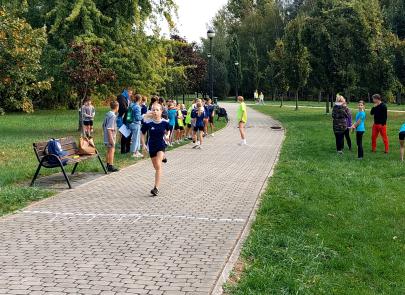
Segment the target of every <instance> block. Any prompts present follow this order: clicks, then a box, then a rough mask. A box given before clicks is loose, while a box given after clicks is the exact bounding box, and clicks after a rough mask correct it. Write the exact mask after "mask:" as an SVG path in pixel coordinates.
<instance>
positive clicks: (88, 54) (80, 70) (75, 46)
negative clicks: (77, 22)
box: [65, 42, 115, 130]
mask: <svg viewBox="0 0 405 295" xmlns="http://www.w3.org/2000/svg"><path fill="white" fill-rule="evenodd" d="M100 55H101V49H100V48H99V47H97V46H92V45H89V44H85V43H83V42H82V43H76V42H73V43H72V44H71V51H70V52H69V54H68V59H67V63H66V65H65V72H66V74H67V76H68V78H69V79H68V81H69V83H70V84H71V86H72V88H73V89H74V90H75V92H76V95H77V96H76V106H77V107H78V108H79V109H80V108H81V106H82V105H83V103H84V102H85V101H86V99H87V98H88V97H90V95H91V94H92V93H93V92H94V91H95V90H96V87H97V86H100V85H103V84H105V83H107V82H109V81H113V80H115V73H114V72H113V71H111V70H110V69H106V68H104V67H103V66H102V64H101V61H100ZM81 124H82V120H81V114H80V113H79V130H81V127H82V125H81Z"/></svg>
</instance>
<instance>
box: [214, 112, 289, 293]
mask: <svg viewBox="0 0 405 295" xmlns="http://www.w3.org/2000/svg"><path fill="white" fill-rule="evenodd" d="M269 117H270V116H269ZM273 120H274V119H273ZM277 122H278V121H277ZM280 126H282V125H281V124H280ZM286 132H287V130H286V129H285V128H283V138H282V140H281V142H280V145H279V147H278V149H277V155H276V157H275V159H274V161H273V163H272V168H271V170H270V172H269V174H268V175H267V177H266V180H265V181H264V183H263V185H262V188H261V189H260V192H259V194H258V196H257V199H256V202H255V204H254V206H253V208H252V211H251V212H250V214H249V218H248V220H247V222H246V223H245V226H244V228H243V230H242V232H241V234H240V236H239V238H238V240H237V242H236V244H235V246H234V248H233V250H232V252H231V254H230V255H229V256H228V260H227V261H226V263H225V265H224V267H223V268H222V271H221V274H220V275H219V276H218V278H217V281H216V283H215V286H214V287H213V289H212V290H211V293H210V295H222V294H223V293H224V290H223V286H224V284H225V283H226V282H227V281H228V279H229V276H230V274H231V272H232V270H233V269H234V267H235V265H236V263H237V261H238V260H239V257H240V254H241V251H242V248H243V244H244V243H245V241H246V239H247V237H248V236H249V234H250V230H251V228H252V225H253V223H254V222H255V220H256V216H257V211H258V209H259V207H260V204H261V201H262V199H263V196H264V192H265V191H266V189H267V187H268V185H269V182H270V180H271V177H272V176H273V174H274V170H275V168H276V167H277V163H278V160H279V158H280V154H281V149H282V147H283V144H284V141H285V138H286Z"/></svg>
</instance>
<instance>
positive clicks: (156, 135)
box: [141, 103, 170, 196]
mask: <svg viewBox="0 0 405 295" xmlns="http://www.w3.org/2000/svg"><path fill="white" fill-rule="evenodd" d="M162 111H163V110H162V106H161V105H160V104H157V103H155V104H154V105H153V106H152V110H151V112H150V113H149V114H147V115H145V116H148V117H150V119H151V120H146V118H145V123H144V124H143V125H142V129H141V131H142V137H141V143H142V147H143V149H144V150H145V151H149V156H150V158H151V159H152V164H153V167H154V168H155V186H154V188H153V189H152V190H151V191H150V193H151V194H152V195H153V196H157V195H158V194H159V186H160V178H161V176H162V162H166V161H167V160H166V158H165V151H166V142H165V138H164V137H166V138H167V136H168V132H169V130H170V125H169V122H168V121H166V120H164V119H162ZM146 133H149V139H148V144H147V145H146V143H145V135H146Z"/></svg>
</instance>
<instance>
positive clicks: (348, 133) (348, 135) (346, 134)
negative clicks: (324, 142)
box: [345, 128, 352, 150]
mask: <svg viewBox="0 0 405 295" xmlns="http://www.w3.org/2000/svg"><path fill="white" fill-rule="evenodd" d="M345 137H346V142H347V146H348V147H349V150H352V140H351V138H350V129H349V128H347V129H346V131H345Z"/></svg>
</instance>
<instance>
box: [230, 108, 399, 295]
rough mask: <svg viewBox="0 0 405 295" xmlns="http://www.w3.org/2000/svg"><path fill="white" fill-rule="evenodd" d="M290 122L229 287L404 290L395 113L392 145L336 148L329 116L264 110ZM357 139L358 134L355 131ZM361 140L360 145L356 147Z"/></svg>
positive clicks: (243, 290)
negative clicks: (237, 275) (360, 155)
mask: <svg viewBox="0 0 405 295" xmlns="http://www.w3.org/2000/svg"><path fill="white" fill-rule="evenodd" d="M254 108H255V109H257V110H259V111H261V112H264V113H265V114H268V115H271V116H273V117H274V118H275V119H278V120H280V121H281V122H282V124H283V125H284V127H285V128H286V129H287V133H286V139H285V142H284V145H283V148H282V151H281V155H280V160H279V163H278V165H277V167H276V169H275V174H274V176H273V177H272V179H271V180H270V182H269V186H268V188H267V191H266V192H265V194H264V196H263V200H262V203H261V207H260V209H259V211H258V215H257V219H256V221H255V223H254V226H253V228H252V231H251V234H250V236H249V238H248V240H247V242H246V243H245V245H244V248H243V251H242V260H243V262H244V264H245V270H244V272H243V273H242V275H241V280H240V281H239V283H238V284H236V285H228V286H227V293H229V294H238V295H239V294H240V295H246V294H263V295H265V294H266V295H267V294H342V295H347V294H356V295H357V294H370V295H371V294H398V295H399V294H405V163H401V162H400V161H399V144H398V129H399V127H400V124H402V123H404V122H405V114H402V113H401V114H400V113H390V114H389V136H390V147H391V152H390V154H388V155H385V154H384V153H383V145H382V140H381V139H379V142H378V152H377V153H376V154H372V153H371V152H370V150H371V145H370V141H371V139H370V137H371V124H372V118H371V116H370V115H369V116H368V118H367V132H366V134H365V138H364V139H365V142H364V147H365V158H364V160H362V161H359V160H357V159H356V156H357V155H356V152H355V151H353V152H348V151H346V152H345V153H344V155H343V156H338V155H337V154H336V152H335V146H334V135H333V133H332V124H331V118H330V116H327V115H324V114H322V113H320V112H319V111H318V110H314V109H301V110H299V111H294V110H293V109H288V108H274V107H269V106H267V107H266V106H265V107H258V106H255V107H254ZM352 139H353V140H354V139H355V136H352ZM355 149H356V145H355V143H354V150H355Z"/></svg>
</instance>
